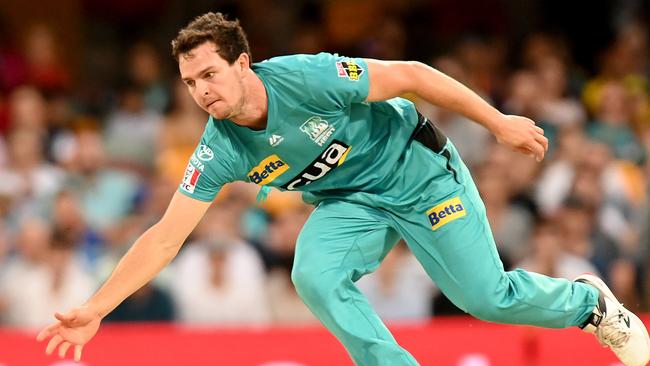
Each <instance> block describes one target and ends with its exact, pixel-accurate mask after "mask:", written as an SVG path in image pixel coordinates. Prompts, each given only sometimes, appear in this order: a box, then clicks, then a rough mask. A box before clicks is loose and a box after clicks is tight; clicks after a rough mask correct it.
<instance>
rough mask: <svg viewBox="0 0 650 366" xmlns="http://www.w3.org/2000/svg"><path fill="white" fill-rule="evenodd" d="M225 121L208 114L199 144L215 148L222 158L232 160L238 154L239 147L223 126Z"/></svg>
mask: <svg viewBox="0 0 650 366" xmlns="http://www.w3.org/2000/svg"><path fill="white" fill-rule="evenodd" d="M225 123H226V122H225V121H221V120H217V119H214V117H212V116H210V117H209V118H208V122H207V124H206V125H205V130H204V131H203V136H202V137H201V144H205V145H207V146H210V148H211V149H214V150H216V151H217V152H218V153H219V154H218V156H219V157H221V158H222V159H230V160H234V159H236V157H237V156H238V155H239V154H240V151H239V150H241V148H240V147H239V146H240V145H239V144H237V143H236V142H235V141H234V137H233V136H232V134H231V133H230V132H229V130H228V129H227V128H225Z"/></svg>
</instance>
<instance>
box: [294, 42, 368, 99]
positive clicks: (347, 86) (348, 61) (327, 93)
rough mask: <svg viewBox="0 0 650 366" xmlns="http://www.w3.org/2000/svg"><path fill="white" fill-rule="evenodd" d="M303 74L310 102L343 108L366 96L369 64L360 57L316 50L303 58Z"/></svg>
mask: <svg viewBox="0 0 650 366" xmlns="http://www.w3.org/2000/svg"><path fill="white" fill-rule="evenodd" d="M303 74H304V78H305V83H306V87H307V88H309V90H310V92H311V95H312V98H313V102H314V103H315V104H317V105H319V106H321V107H323V108H324V109H329V108H338V109H343V108H345V107H347V106H349V105H350V104H352V103H361V102H363V101H365V100H366V98H367V97H368V90H369V82H368V66H367V65H366V62H365V61H364V60H363V59H362V58H349V57H341V56H338V55H336V54H330V53H319V54H317V55H312V56H309V57H307V58H306V61H305V64H304V69H303Z"/></svg>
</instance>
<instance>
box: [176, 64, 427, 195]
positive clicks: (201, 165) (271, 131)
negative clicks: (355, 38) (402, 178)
mask: <svg viewBox="0 0 650 366" xmlns="http://www.w3.org/2000/svg"><path fill="white" fill-rule="evenodd" d="M252 68H253V71H254V72H255V73H256V74H257V76H259V78H260V79H261V80H262V82H263V84H264V87H265V88H266V93H267V98H268V118H267V126H266V129H265V130H259V131H257V130H252V129H250V128H247V127H243V126H239V125H237V124H235V123H234V122H232V121H230V120H218V119H214V118H212V117H210V118H209V119H208V123H207V125H206V128H205V131H204V133H203V136H202V137H201V141H200V142H199V144H198V146H197V148H196V150H195V151H194V153H193V155H192V156H191V158H190V161H189V163H188V165H187V169H186V171H185V175H184V177H183V180H182V182H181V184H180V186H179V191H180V192H181V193H183V194H185V195H188V196H190V197H192V198H195V199H198V200H202V201H211V200H213V199H214V197H215V195H216V194H217V193H218V192H219V190H220V188H221V187H222V186H223V185H224V184H225V183H228V182H232V181H246V182H252V183H255V184H258V185H260V186H268V187H276V188H277V189H280V190H292V191H293V190H296V191H303V192H314V193H317V192H326V191H331V190H355V191H359V190H361V191H364V190H366V191H369V190H374V189H376V188H377V186H378V185H379V184H380V182H381V181H382V180H383V178H384V177H386V176H387V175H390V174H391V172H392V171H393V170H394V168H395V165H396V164H398V160H399V157H400V156H401V154H402V152H403V151H404V149H405V146H406V144H407V142H408V140H409V138H410V136H411V134H412V132H413V130H414V128H415V125H416V123H417V112H416V110H415V107H414V105H413V103H411V102H410V101H408V100H405V99H402V98H393V99H390V100H387V101H382V102H366V101H365V100H366V98H367V96H368V85H369V82H368V70H367V65H366V63H365V61H364V60H363V59H360V58H347V57H341V56H338V55H335V54H329V53H320V54H317V55H291V56H283V57H276V58H272V59H269V60H266V61H263V62H260V63H257V64H254V65H253V67H252Z"/></svg>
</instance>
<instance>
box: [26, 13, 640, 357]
mask: <svg viewBox="0 0 650 366" xmlns="http://www.w3.org/2000/svg"><path fill="white" fill-rule="evenodd" d="M172 48H173V56H174V57H175V58H176V60H177V61H178V65H179V69H180V75H181V78H182V79H183V81H184V82H185V84H186V85H187V89H188V91H189V93H190V94H191V95H192V97H193V98H194V100H195V101H196V103H197V104H198V105H199V106H201V107H202V108H203V109H204V110H206V111H207V112H208V113H209V114H210V118H209V119H208V121H207V124H206V127H205V132H204V134H203V137H202V138H201V141H200V142H199V143H198V146H197V148H196V151H195V152H194V154H193V155H192V156H191V158H190V160H189V163H188V165H187V169H186V171H185V175H184V177H183V178H182V182H181V183H180V185H179V188H178V191H177V192H176V194H175V195H174V197H173V198H172V200H171V203H170V204H169V207H168V209H167V211H166V213H165V214H164V216H163V217H162V218H161V219H160V221H159V222H158V223H156V224H155V225H153V226H152V227H151V228H150V229H148V230H147V231H146V232H145V233H144V234H142V236H140V237H139V238H138V239H137V240H136V242H135V244H134V245H133V247H132V248H131V249H130V250H129V252H128V253H127V254H126V255H125V256H124V257H123V258H122V260H121V261H120V263H119V264H118V265H117V267H116V269H115V270H114V272H113V274H112V275H111V276H110V278H109V279H108V280H107V281H106V283H105V284H104V285H103V286H102V287H101V288H100V289H99V290H98V291H97V292H96V293H95V294H94V295H93V296H92V297H91V298H90V299H89V300H88V301H87V302H86V303H85V304H83V305H82V306H80V307H77V308H74V309H71V310H69V311H68V312H66V313H57V314H55V317H56V319H57V321H56V322H55V323H54V324H52V325H50V326H48V327H47V328H45V329H44V330H42V331H41V333H40V334H39V335H38V339H39V340H43V339H49V343H48V345H47V347H46V352H47V353H48V354H50V353H52V352H53V351H54V350H55V349H57V347H58V352H59V355H60V356H61V357H64V356H65V354H66V352H67V350H68V349H69V348H70V347H72V346H74V347H73V348H74V358H75V359H76V360H79V359H80V357H81V352H82V349H83V347H84V345H85V344H86V343H87V342H88V341H89V340H90V339H91V338H92V337H93V336H94V335H95V333H96V332H97V329H98V327H99V324H100V322H101V320H102V318H103V317H105V316H106V314H108V313H109V312H110V311H111V310H113V309H114V308H115V307H116V306H117V305H118V304H119V303H120V302H122V301H123V300H124V299H125V298H126V297H128V296H129V295H130V294H132V293H133V292H134V291H136V290H137V289H138V288H140V287H141V286H143V285H144V284H145V283H147V282H148V281H150V280H151V279H152V278H153V277H154V276H155V275H156V274H157V273H158V272H159V271H160V270H161V269H162V268H163V267H165V266H166V265H167V264H168V263H169V262H170V261H171V260H172V259H173V258H174V256H175V255H176V254H177V253H178V251H179V249H180V247H181V245H182V244H183V242H184V240H185V239H186V238H187V236H188V235H189V234H190V232H191V231H192V230H193V229H194V227H195V226H196V225H197V223H198V222H199V220H200V219H201V217H202V216H203V214H204V213H205V211H206V210H207V209H208V207H209V206H210V204H211V202H212V201H213V199H214V198H215V195H216V194H217V193H218V192H219V190H220V188H221V187H222V186H223V185H224V184H226V183H228V182H233V181H248V182H253V183H255V184H258V185H260V186H261V189H262V193H263V192H266V191H267V190H268V189H269V187H275V188H277V189H280V190H289V191H301V192H303V197H304V199H305V200H306V201H308V202H310V203H313V204H314V205H315V206H316V208H315V210H314V212H313V213H312V215H311V217H310V218H309V220H308V221H307V223H306V224H305V226H304V228H303V229H302V232H301V234H300V236H299V239H298V243H297V248H296V257H295V264H294V268H293V273H292V280H293V283H294V284H295V286H296V289H297V291H298V294H299V295H300V297H301V298H302V300H303V301H304V302H305V304H307V306H308V307H309V308H310V309H311V311H312V312H313V313H314V314H315V315H316V316H317V317H318V319H320V321H321V322H322V323H323V324H324V325H325V326H326V327H327V328H328V329H329V330H330V331H331V332H332V333H333V334H334V335H335V336H336V337H337V338H338V339H339V340H340V341H341V343H342V344H343V345H344V346H345V348H346V349H347V351H348V352H349V354H350V356H351V357H352V359H353V360H354V362H355V363H356V364H357V365H364V366H374V365H391V366H394V365H417V364H418V363H417V361H416V360H415V359H414V358H413V356H411V355H410V354H409V353H408V352H407V351H406V350H405V349H403V348H402V347H400V346H399V345H398V344H397V342H396V341H395V339H394V338H393V336H392V335H391V334H390V332H389V331H388V329H387V328H386V326H385V325H384V324H383V323H382V321H381V319H380V318H379V316H377V314H376V313H375V312H374V311H373V309H372V308H371V307H370V305H369V304H368V301H367V300H366V298H365V297H364V296H363V295H362V294H361V292H359V290H358V289H357V287H356V286H355V285H354V283H355V281H357V280H358V279H359V278H361V277H362V276H363V275H365V274H367V273H370V272H372V271H374V270H375V269H376V268H377V267H378V266H379V264H380V263H381V261H382V259H383V258H384V257H385V256H386V254H387V252H388V251H390V250H391V248H392V247H393V245H394V244H395V243H396V242H397V240H398V239H399V238H400V237H401V238H404V239H405V241H406V243H407V244H408V246H409V248H410V250H411V251H412V252H413V253H414V254H415V256H416V257H417V259H418V260H419V262H420V263H421V264H422V266H423V267H424V268H425V269H426V271H427V273H428V274H429V276H430V277H431V278H432V280H433V281H435V282H436V284H437V285H438V286H439V287H440V289H442V291H443V292H444V293H445V294H446V295H447V297H449V298H450V299H451V301H453V302H454V304H456V305H457V306H458V307H460V308H461V309H463V310H464V311H466V312H467V313H469V314H471V315H473V316H475V317H477V318H480V319H484V320H487V321H491V322H499V323H510V324H528V325H535V326H539V327H546V328H566V327H571V326H577V327H580V328H582V329H583V330H585V331H587V332H591V333H594V334H595V335H596V337H597V338H598V340H599V341H600V342H601V343H602V344H603V345H605V346H607V347H610V348H611V349H612V351H614V352H615V353H616V355H617V356H618V357H619V358H620V359H621V361H622V362H623V363H624V364H625V365H627V366H641V365H645V364H646V363H647V362H648V361H649V360H650V345H649V343H650V341H649V338H648V333H647V331H646V328H645V327H644V325H643V323H642V322H641V321H640V320H639V318H638V317H637V316H635V315H634V314H632V313H631V312H629V311H628V310H626V309H625V308H624V307H623V306H622V305H621V304H619V302H618V301H617V300H616V298H615V297H614V295H613V294H612V293H611V292H610V290H609V289H608V288H607V286H606V285H605V284H604V283H603V282H602V281H601V280H600V279H598V278H597V277H595V276H592V275H582V276H580V277H579V278H577V279H576V281H574V282H571V281H568V280H564V279H556V278H550V277H546V276H542V275H539V274H536V273H531V272H526V271H523V270H514V271H510V272H506V271H504V268H503V265H502V263H501V260H500V259H499V257H498V255H497V251H496V247H495V243H494V240H493V237H492V234H491V231H490V227H489V226H488V221H487V219H486V213H485V207H484V206H483V203H482V202H481V198H480V197H479V194H478V192H477V190H476V188H475V186H474V183H473V182H472V178H471V176H470V173H469V171H468V170H467V167H466V166H465V165H464V164H463V162H462V161H461V159H460V157H459V155H458V152H457V151H456V149H455V148H454V145H453V144H452V143H451V141H449V140H448V139H447V138H446V137H445V136H444V135H443V134H442V133H441V132H440V130H438V128H437V127H436V126H435V124H434V123H432V122H431V121H429V120H427V119H426V118H424V117H423V116H422V115H420V114H419V113H418V112H417V110H416V109H415V107H414V105H413V104H412V103H411V102H409V101H407V100H405V99H401V98H399V96H400V95H402V94H404V93H407V92H411V93H415V94H416V95H418V96H419V97H420V98H422V99H424V100H426V101H428V102H430V103H432V104H435V105H437V106H440V107H443V108H447V109H450V110H452V111H454V112H457V113H460V114H462V115H464V116H466V117H467V118H469V119H471V120H473V121H476V122H477V123H479V124H481V125H483V126H485V127H486V128H487V129H488V130H490V131H491V132H492V133H493V134H494V135H495V136H496V138H497V140H498V141H499V142H500V143H501V144H504V145H506V146H508V147H510V148H512V149H514V150H516V151H519V152H521V153H524V154H528V155H530V156H531V157H534V158H536V159H537V161H541V160H542V159H543V158H544V153H545V152H546V150H547V146H548V142H547V139H546V138H545V137H544V133H543V131H542V129H540V128H539V127H537V126H535V123H534V122H533V121H531V120H530V119H528V118H524V117H520V116H508V115H503V114H502V113H500V112H499V111H497V110H496V109H495V108H493V107H491V106H490V105H489V104H488V103H486V102H485V101H483V100H482V99H481V98H480V97H478V96H477V95H476V94H475V93H473V92H472V91H470V90H469V89H467V88H466V87H464V86H463V85H461V84H460V83H458V82H457V81H455V80H453V79H451V78H449V77H448V76H446V75H444V74H442V73H440V72H439V71H436V70H435V69H433V68H431V67H428V66H426V65H424V64H422V63H419V62H402V61H378V60H370V59H361V58H347V57H340V56H337V55H332V54H328V53H321V54H318V55H292V56H285V57H277V58H273V59H270V60H266V61H263V62H260V63H256V64H253V63H252V61H251V53H250V51H249V47H248V42H247V40H246V36H245V34H244V32H243V30H242V28H241V27H240V25H239V23H238V22H237V21H229V20H227V19H225V18H224V17H223V15H222V14H220V13H207V14H204V15H202V16H200V17H198V18H196V19H194V20H193V21H192V22H191V23H190V24H189V25H188V26H187V27H186V28H184V29H182V30H181V31H180V32H179V34H178V36H177V37H176V39H174V40H173V41H172ZM522 245H523V243H522ZM432 347H435V345H432Z"/></svg>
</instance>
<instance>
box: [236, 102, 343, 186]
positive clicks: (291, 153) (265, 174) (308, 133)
mask: <svg viewBox="0 0 650 366" xmlns="http://www.w3.org/2000/svg"><path fill="white" fill-rule="evenodd" d="M346 122H347V117H346V116H345V115H332V116H323V115H316V114H314V115H305V116H303V117H302V118H294V119H293V120H291V121H290V122H289V123H278V124H275V125H273V126H271V127H270V128H269V129H267V131H266V133H265V134H264V135H263V136H257V137H256V139H255V141H254V144H252V145H251V146H249V147H250V148H249V149H247V153H246V157H245V159H242V163H244V166H242V167H241V168H242V172H243V171H245V172H246V177H245V178H244V179H245V180H248V181H250V182H253V183H255V184H258V185H270V186H276V187H281V188H284V189H289V190H293V189H296V188H298V187H300V186H302V185H306V184H311V183H312V182H314V181H316V180H319V179H321V178H323V177H324V176H325V175H327V174H328V173H329V172H330V171H331V170H333V169H334V168H335V167H337V166H338V165H340V163H342V161H343V160H344V159H345V155H346V154H347V153H348V152H349V150H350V146H351V143H350V141H349V136H348V133H347V131H346Z"/></svg>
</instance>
